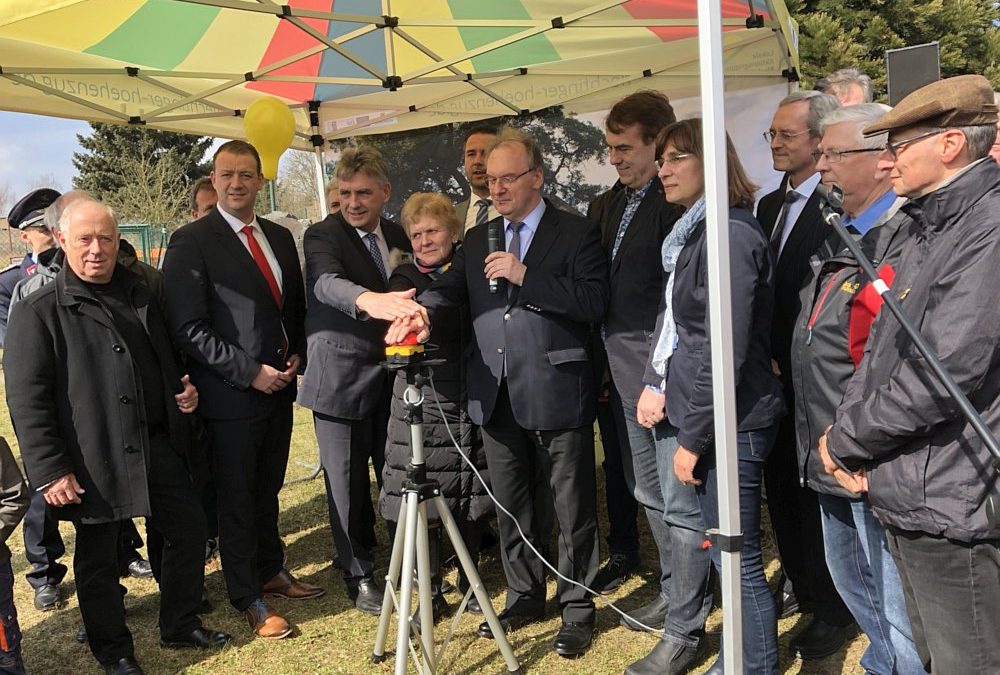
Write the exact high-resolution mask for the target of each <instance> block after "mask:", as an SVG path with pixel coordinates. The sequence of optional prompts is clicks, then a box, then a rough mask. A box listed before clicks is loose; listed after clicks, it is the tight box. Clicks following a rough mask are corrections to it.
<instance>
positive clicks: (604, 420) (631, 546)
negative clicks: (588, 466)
mask: <svg viewBox="0 0 1000 675" xmlns="http://www.w3.org/2000/svg"><path fill="white" fill-rule="evenodd" d="M610 386H611V387H613V386H614V384H610ZM615 407H618V408H620V407H621V406H620V404H618V403H617V402H616V397H614V396H611V395H610V394H609V396H607V397H602V398H600V399H598V401H597V425H598V427H599V428H600V430H601V447H603V448H604V493H605V499H606V500H607V507H608V551H609V552H610V553H621V554H624V555H627V556H629V557H638V556H639V529H638V527H636V522H635V521H636V517H637V516H638V515H639V503H638V502H637V501H636V500H635V497H633V496H632V490H630V489H629V486H628V483H627V482H626V480H625V469H624V466H623V464H622V462H623V461H629V460H630V459H631V457H630V455H629V453H628V448H624V449H623V448H622V444H621V439H622V438H623V437H625V438H627V433H626V432H625V431H624V430H621V429H619V428H618V424H617V423H616V418H617V417H619V416H618V415H617V414H616V411H615V410H614V408H615ZM623 453H624V454H623Z"/></svg>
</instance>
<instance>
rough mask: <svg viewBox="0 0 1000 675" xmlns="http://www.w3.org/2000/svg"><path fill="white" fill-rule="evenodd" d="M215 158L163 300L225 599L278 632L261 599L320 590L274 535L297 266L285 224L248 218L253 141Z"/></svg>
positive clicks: (254, 623) (167, 272)
mask: <svg viewBox="0 0 1000 675" xmlns="http://www.w3.org/2000/svg"><path fill="white" fill-rule="evenodd" d="M212 162H213V169H212V174H211V177H212V184H213V185H214V186H215V191H216V194H217V195H218V203H217V205H216V208H214V209H213V210H212V211H211V212H210V213H209V214H208V215H207V216H205V217H204V218H201V219H199V220H196V221H194V222H193V223H189V224H188V225H185V226H184V227H182V228H180V229H179V230H177V231H176V232H174V234H173V236H172V237H171V238H170V245H169V246H168V247H167V253H166V256H165V258H164V262H163V274H164V280H165V282H166V289H167V304H168V308H169V310H170V312H169V316H170V323H171V328H172V329H173V333H174V336H175V338H176V340H177V342H178V344H179V345H180V346H181V348H182V350H183V351H184V352H186V353H187V355H188V357H189V368H190V372H191V381H192V382H194V383H195V384H196V385H197V386H198V390H199V391H200V392H201V396H202V404H201V415H202V417H203V419H204V420H205V427H206V430H207V432H208V436H209V444H210V448H211V450H210V452H211V468H212V471H211V473H212V479H213V481H214V482H215V489H216V494H217V495H218V514H219V534H220V536H221V537H222V539H223V540H224V541H225V544H223V546H222V571H223V574H224V575H225V578H226V588H227V590H228V592H229V601H230V603H231V604H232V605H233V607H235V608H236V609H237V610H238V611H241V612H244V614H245V615H246V619H247V623H248V624H249V625H250V627H251V629H252V630H253V631H254V632H255V633H256V634H257V635H258V636H259V637H262V638H271V639H280V638H284V637H287V636H289V635H291V633H292V629H291V627H290V626H289V625H288V622H287V621H285V619H284V618H283V617H282V616H280V615H279V614H277V612H275V611H274V610H273V609H272V608H271V607H269V606H268V605H267V603H266V602H265V601H264V599H263V598H264V596H268V595H270V596H277V597H282V598H290V599H296V600H297V599H305V598H315V597H318V596H320V595H322V594H323V589H321V588H317V587H316V586H312V585H311V584H307V583H304V582H300V581H298V580H297V579H295V577H293V576H292V575H291V573H290V572H289V571H288V570H287V569H285V554H284V547H283V545H282V543H281V537H280V535H279V533H278V491H279V490H281V485H282V483H283V482H284V477H285V467H286V465H287V464H288V449H289V443H290V441H291V435H292V403H293V402H294V401H295V385H296V374H297V373H298V371H299V368H300V366H301V364H302V357H301V354H302V353H303V351H304V349H303V348H304V346H305V344H304V342H305V340H304V335H303V330H302V320H303V315H304V314H305V297H304V295H303V289H302V272H301V271H300V268H299V258H298V254H297V252H296V249H295V242H294V240H293V239H292V235H291V233H290V232H289V231H288V230H286V229H285V228H283V227H281V226H280V225H276V224H275V223H272V222H270V221H267V220H264V219H262V218H257V217H256V216H255V215H254V210H253V207H254V199H255V198H256V196H257V192H258V191H259V190H260V188H261V187H262V185H263V182H264V177H263V176H262V175H261V170H260V157H259V156H258V155H257V151H256V150H255V149H254V147H253V146H252V145H250V144H249V143H245V142H243V141H230V142H228V143H225V144H223V145H222V146H221V147H220V148H219V149H218V150H217V151H216V153H215V157H214V158H213V160H212Z"/></svg>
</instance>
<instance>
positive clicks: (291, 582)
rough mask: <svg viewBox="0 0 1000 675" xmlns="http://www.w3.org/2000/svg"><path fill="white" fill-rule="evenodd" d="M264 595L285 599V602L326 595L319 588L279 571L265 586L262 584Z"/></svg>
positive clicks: (286, 572)
mask: <svg viewBox="0 0 1000 675" xmlns="http://www.w3.org/2000/svg"><path fill="white" fill-rule="evenodd" d="M262 590H263V591H264V595H265V596H267V597H275V598H285V599H286V600H306V599H308V598H318V597H319V596H321V595H323V594H324V593H326V591H325V590H323V589H322V588H320V587H319V586H313V585H312V584H307V583H306V582H304V581H299V580H298V579H296V578H295V577H293V576H292V573H291V572H289V571H288V570H281V571H280V572H278V573H277V574H275V575H274V576H273V577H271V579H270V580H268V582H267V583H266V584H264V588H263V589H262Z"/></svg>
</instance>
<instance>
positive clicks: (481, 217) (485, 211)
mask: <svg viewBox="0 0 1000 675" xmlns="http://www.w3.org/2000/svg"><path fill="white" fill-rule="evenodd" d="M492 203H493V202H492V201H490V200H489V199H480V200H479V201H478V202H476V206H478V207H479V212H478V213H476V225H482V224H483V223H485V222H486V221H487V220H488V219H489V213H490V205H491V204H492Z"/></svg>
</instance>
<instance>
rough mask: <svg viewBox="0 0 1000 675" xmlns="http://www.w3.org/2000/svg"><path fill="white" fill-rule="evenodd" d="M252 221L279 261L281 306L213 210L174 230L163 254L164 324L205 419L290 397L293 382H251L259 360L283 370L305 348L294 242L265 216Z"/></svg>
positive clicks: (262, 411)
mask: <svg viewBox="0 0 1000 675" xmlns="http://www.w3.org/2000/svg"><path fill="white" fill-rule="evenodd" d="M257 223H258V224H259V225H260V227H261V229H262V230H263V232H264V236H265V237H267V241H268V243H269V244H270V245H271V249H272V250H273V251H274V256H275V258H277V261H278V265H279V266H280V267H281V277H282V303H281V307H280V308H279V307H278V306H277V304H276V303H275V302H274V296H273V295H271V290H270V288H269V287H268V285H267V282H266V281H265V280H264V276H263V275H262V274H261V273H260V269H259V268H258V267H257V264H256V263H255V262H254V259H253V257H252V256H251V255H250V252H249V251H248V250H247V248H246V246H244V245H243V242H242V241H241V240H240V238H239V236H238V235H237V234H236V233H235V232H233V228H231V227H230V226H229V223H227V222H226V220H225V219H224V218H223V217H222V215H221V214H220V213H219V211H218V209H212V211H211V213H209V214H208V215H207V216H205V217H204V218H201V219H199V220H196V221H194V222H193V223H190V224H188V225H185V226H184V227H182V228H180V229H179V230H177V231H176V232H174V234H173V235H172V236H171V237H170V244H169V245H168V246H167V252H166V254H165V256H164V259H163V276H164V285H165V289H166V297H167V309H168V315H169V318H170V326H171V329H172V331H173V333H174V337H175V339H176V340H177V343H178V345H179V347H180V348H181V350H182V351H184V352H185V353H186V354H187V355H188V356H189V357H190V358H189V360H188V363H189V368H188V371H189V373H190V375H191V381H192V382H193V383H194V384H195V386H196V387H198V392H199V394H200V402H199V406H198V410H199V412H200V413H201V414H202V416H203V417H205V418H208V419H246V418H251V417H258V416H261V415H266V414H267V413H268V412H269V411H270V410H272V409H273V407H274V406H276V405H290V404H291V403H292V402H293V401H294V400H295V382H292V383H291V384H290V385H289V386H287V387H285V388H284V389H282V390H280V391H279V392H277V393H275V394H265V393H263V392H260V391H257V390H256V389H254V388H253V387H251V386H250V383H251V382H252V381H253V379H254V377H256V376H257V373H258V372H259V371H260V367H261V364H267V365H269V366H272V367H274V368H277V369H279V370H284V369H285V368H287V365H286V361H287V358H288V356H290V355H292V354H298V355H300V356H304V353H305V339H304V332H303V319H304V316H305V296H304V293H303V288H302V272H301V268H300V267H299V257H298V253H297V252H296V249H295V241H294V239H293V238H292V234H291V233H290V232H289V231H288V230H287V229H285V228H283V227H281V226H280V225H277V224H275V223H272V222H271V221H269V220H264V219H263V218H257Z"/></svg>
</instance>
